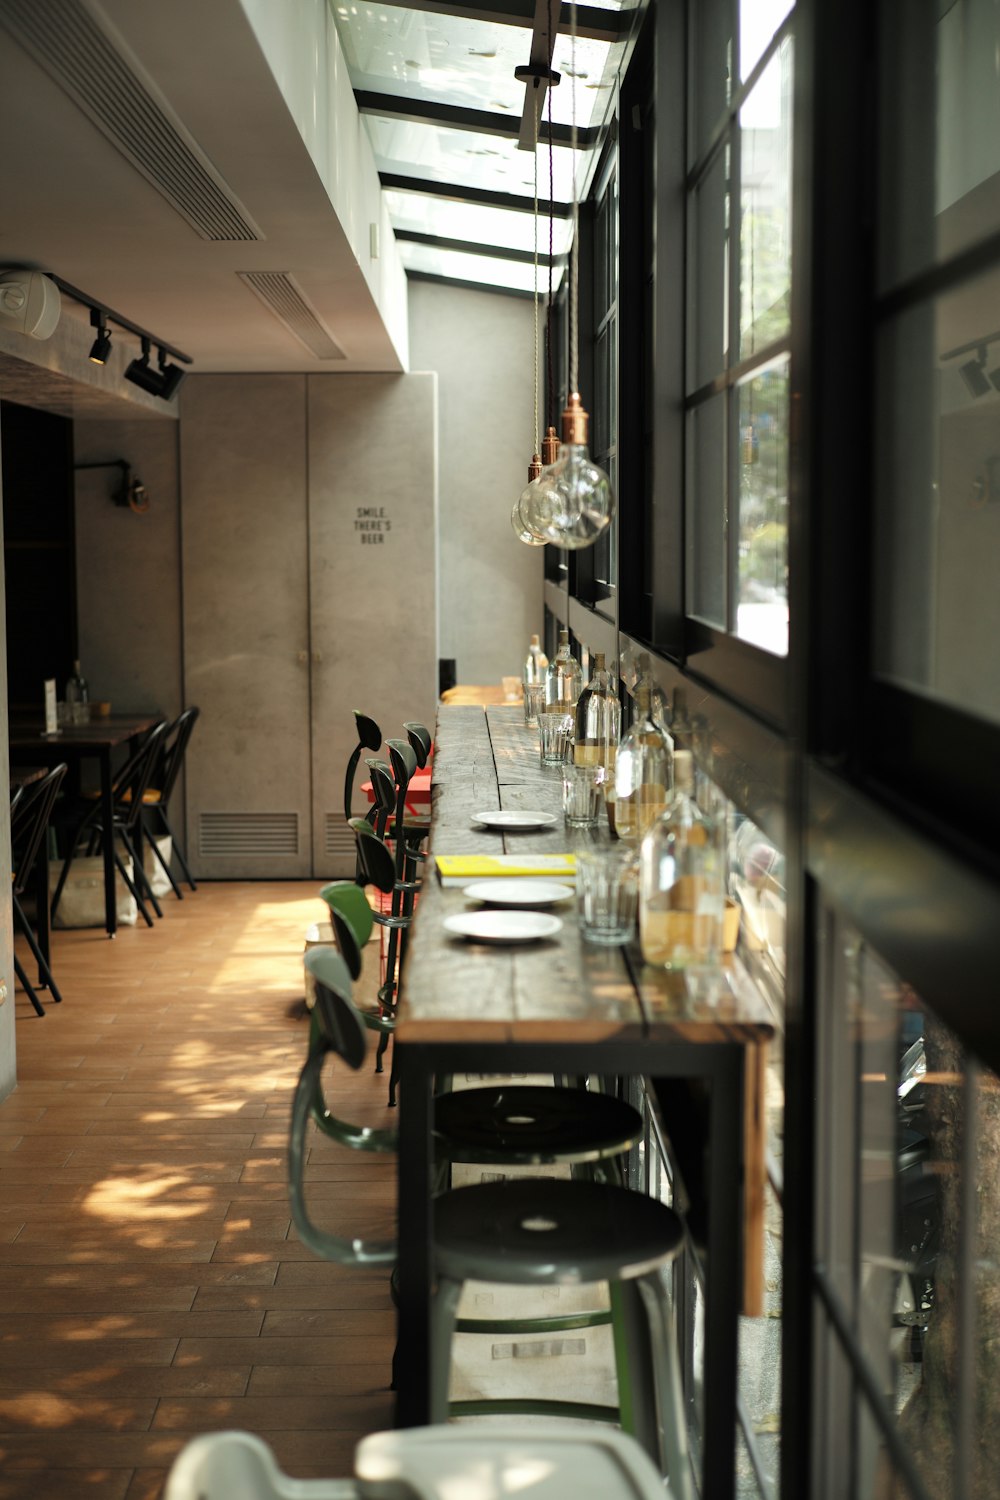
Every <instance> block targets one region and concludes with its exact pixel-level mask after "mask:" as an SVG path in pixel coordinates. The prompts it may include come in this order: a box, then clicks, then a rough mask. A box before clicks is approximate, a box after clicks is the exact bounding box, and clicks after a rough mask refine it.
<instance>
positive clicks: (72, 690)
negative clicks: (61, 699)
mask: <svg viewBox="0 0 1000 1500" xmlns="http://www.w3.org/2000/svg"><path fill="white" fill-rule="evenodd" d="M66 709H67V718H68V719H69V722H70V723H71V724H85V723H86V722H87V720H88V719H89V717H90V692H89V689H88V687H87V679H86V678H85V677H84V675H83V673H82V672H81V671H80V663H79V662H78V661H75V662H74V663H73V675H72V677H70V679H69V681H68V682H67V683H66Z"/></svg>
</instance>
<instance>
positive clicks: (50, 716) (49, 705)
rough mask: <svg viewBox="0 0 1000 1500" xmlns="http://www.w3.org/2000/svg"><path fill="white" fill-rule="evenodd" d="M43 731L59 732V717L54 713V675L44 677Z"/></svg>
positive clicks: (47, 732)
mask: <svg viewBox="0 0 1000 1500" xmlns="http://www.w3.org/2000/svg"><path fill="white" fill-rule="evenodd" d="M45 733H46V734H58V733H59V718H58V715H57V713H56V680H55V678H54V677H47V678H46V679H45Z"/></svg>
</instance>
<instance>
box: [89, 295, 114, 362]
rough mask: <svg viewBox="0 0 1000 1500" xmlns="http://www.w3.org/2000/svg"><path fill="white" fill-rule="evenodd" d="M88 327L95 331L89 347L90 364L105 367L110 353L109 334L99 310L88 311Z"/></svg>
mask: <svg viewBox="0 0 1000 1500" xmlns="http://www.w3.org/2000/svg"><path fill="white" fill-rule="evenodd" d="M90 325H91V327H92V328H96V329H97V337H96V339H95V340H94V342H93V344H92V345H91V346H90V354H89V356H88V357H89V359H90V361H91V363H92V364H95V365H106V364H107V362H108V355H109V354H110V353H111V332H110V330H109V328H108V325H107V322H106V321H105V317H104V313H103V311H102V310H101V308H99V307H92V308H91V309H90Z"/></svg>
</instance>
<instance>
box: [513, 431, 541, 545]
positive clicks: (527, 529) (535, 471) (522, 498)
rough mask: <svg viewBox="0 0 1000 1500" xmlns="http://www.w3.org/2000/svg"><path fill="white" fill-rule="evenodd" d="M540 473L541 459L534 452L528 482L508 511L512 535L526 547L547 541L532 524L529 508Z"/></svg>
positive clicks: (529, 467)
mask: <svg viewBox="0 0 1000 1500" xmlns="http://www.w3.org/2000/svg"><path fill="white" fill-rule="evenodd" d="M541 473H542V461H541V459H540V458H539V456H538V454H537V453H535V454H533V455H532V459H531V463H530V464H529V465H528V483H527V485H526V486H525V488H524V489H523V490H522V491H521V493H520V495H519V496H518V498H517V499H516V500H515V501H514V509H513V510H512V511H511V513H510V524H511V526H512V527H513V528H514V535H515V536H516V537H517V539H518V541H519V542H524V544H525V546H527V547H544V546H545V544H546V542H547V541H548V537H546V536H544V535H543V534H542V532H541V531H540V530H539V528H538V527H537V526H536V525H535V524H534V521H533V519H532V510H531V504H532V499H533V497H534V490H535V487H536V486H537V484H538V481H539V478H540V476H541Z"/></svg>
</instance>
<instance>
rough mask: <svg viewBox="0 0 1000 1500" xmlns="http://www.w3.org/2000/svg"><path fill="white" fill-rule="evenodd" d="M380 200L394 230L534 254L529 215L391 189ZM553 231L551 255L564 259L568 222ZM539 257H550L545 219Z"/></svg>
mask: <svg viewBox="0 0 1000 1500" xmlns="http://www.w3.org/2000/svg"><path fill="white" fill-rule="evenodd" d="M383 197H384V199H385V203H386V207H387V208H388V210H389V217H390V218H391V219H392V225H393V228H394V229H411V230H415V231H416V232H417V233H418V234H436V235H439V236H440V237H441V238H442V239H448V240H465V241H466V242H467V243H469V244H473V245H497V246H501V245H502V246H503V247H504V248H505V249H509V250H525V251H527V252H528V254H529V255H530V254H531V253H532V252H533V251H534V248H535V220H534V216H533V215H532V214H531V213H530V212H529V213H519V212H518V211H517V210H516V209H510V208H489V207H487V206H485V205H483V204H481V203H459V202H456V201H455V200H453V199H450V198H437V197H431V196H428V195H427V194H424V193H404V192H398V191H396V189H394V188H387V189H386V190H385V191H384V192H383ZM529 208H530V205H529ZM552 227H553V236H552V238H553V252H554V254H556V255H565V254H566V252H567V251H568V250H569V244H570V238H571V235H572V226H571V224H570V221H569V219H554V220H553V225H552ZM538 253H539V255H548V253H549V221H548V219H540V220H539V224H538Z"/></svg>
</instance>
